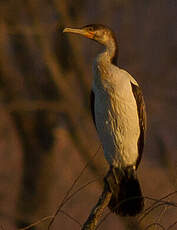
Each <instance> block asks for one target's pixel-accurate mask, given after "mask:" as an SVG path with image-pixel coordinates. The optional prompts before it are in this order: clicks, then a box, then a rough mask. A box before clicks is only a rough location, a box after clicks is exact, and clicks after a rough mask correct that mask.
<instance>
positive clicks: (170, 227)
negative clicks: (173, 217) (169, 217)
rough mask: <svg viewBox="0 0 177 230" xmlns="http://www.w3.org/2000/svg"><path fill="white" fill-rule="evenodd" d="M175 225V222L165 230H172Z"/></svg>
mask: <svg viewBox="0 0 177 230" xmlns="http://www.w3.org/2000/svg"><path fill="white" fill-rule="evenodd" d="M176 224H177V221H175V222H174V223H173V224H171V225H170V226H169V227H168V228H167V230H169V229H172V228H173V227H174V226H175V225H176Z"/></svg>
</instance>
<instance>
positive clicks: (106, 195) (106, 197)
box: [82, 183, 112, 230]
mask: <svg viewBox="0 0 177 230" xmlns="http://www.w3.org/2000/svg"><path fill="white" fill-rule="evenodd" d="M111 196H112V193H111V192H110V190H109V186H108V184H107V183H105V185H104V190H103V193H102V194H101V196H100V198H99V200H98V202H97V204H96V206H95V207H94V208H93V209H92V211H91V213H90V215H89V217H88V219H87V221H86V222H85V224H84V225H83V227H82V230H94V229H96V226H97V223H98V220H99V218H100V217H101V216H102V214H103V211H104V209H105V208H106V207H107V206H108V204H109V201H110V199H111Z"/></svg>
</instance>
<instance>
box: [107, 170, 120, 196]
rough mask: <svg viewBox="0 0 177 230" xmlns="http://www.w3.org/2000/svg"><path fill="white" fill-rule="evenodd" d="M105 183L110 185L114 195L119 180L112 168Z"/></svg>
mask: <svg viewBox="0 0 177 230" xmlns="http://www.w3.org/2000/svg"><path fill="white" fill-rule="evenodd" d="M104 180H105V183H107V184H108V185H109V189H110V191H111V192H112V193H113V192H114V191H115V188H116V187H117V184H118V178H117V176H116V172H115V168H114V167H111V168H110V169H109V171H108V173H107V175H106V176H105V178H104Z"/></svg>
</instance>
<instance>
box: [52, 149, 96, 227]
mask: <svg viewBox="0 0 177 230" xmlns="http://www.w3.org/2000/svg"><path fill="white" fill-rule="evenodd" d="M99 150H100V146H99V148H98V150H97V151H96V153H95V154H94V155H93V156H92V158H91V160H93V159H94V157H95V156H96V155H97V153H98V152H99ZM91 160H90V161H89V162H87V164H86V165H85V166H84V168H83V169H82V170H81V172H80V173H79V175H78V177H77V178H76V179H75V180H74V182H73V183H72V185H71V187H70V188H69V190H68V191H67V193H66V195H65V196H64V198H63V200H62V202H61V203H60V204H59V206H58V208H57V210H56V212H55V214H54V216H53V218H52V220H51V221H50V223H49V225H48V230H49V229H50V227H51V226H52V224H53V222H54V220H55V217H56V216H57V215H58V213H59V212H60V210H61V208H62V206H63V205H64V204H65V202H66V200H67V198H68V196H69V194H70V192H71V191H72V189H73V188H74V186H75V185H76V183H77V182H78V181H79V179H80V178H81V176H82V175H83V173H84V172H85V170H86V169H87V167H88V166H89V164H90V162H91Z"/></svg>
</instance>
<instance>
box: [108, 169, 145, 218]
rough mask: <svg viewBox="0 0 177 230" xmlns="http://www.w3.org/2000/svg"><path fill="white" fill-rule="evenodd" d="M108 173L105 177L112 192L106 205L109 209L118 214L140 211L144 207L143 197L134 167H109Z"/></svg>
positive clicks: (130, 214)
mask: <svg viewBox="0 0 177 230" xmlns="http://www.w3.org/2000/svg"><path fill="white" fill-rule="evenodd" d="M110 175H111V176H108V177H107V178H106V181H107V182H108V184H109V188H110V190H111V192H112V197H111V200H110V202H109V205H108V207H109V208H110V210H111V211H112V212H115V213H116V214H118V215H120V216H135V215H137V214H138V213H140V212H141V211H142V209H143V207H144V199H143V197H142V192H141V188H140V184H139V181H138V179H137V177H136V171H135V170H134V168H133V167H127V168H126V169H124V170H120V169H118V168H111V173H110Z"/></svg>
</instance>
